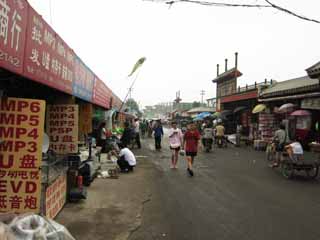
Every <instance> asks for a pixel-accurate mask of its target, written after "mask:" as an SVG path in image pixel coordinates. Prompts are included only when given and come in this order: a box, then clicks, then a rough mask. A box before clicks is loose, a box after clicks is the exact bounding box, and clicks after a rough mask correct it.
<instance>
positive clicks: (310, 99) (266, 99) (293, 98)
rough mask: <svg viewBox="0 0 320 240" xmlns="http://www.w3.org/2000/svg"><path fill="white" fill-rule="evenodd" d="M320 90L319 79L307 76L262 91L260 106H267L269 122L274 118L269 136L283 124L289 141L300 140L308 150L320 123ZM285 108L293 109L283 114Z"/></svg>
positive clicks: (269, 124)
mask: <svg viewBox="0 0 320 240" xmlns="http://www.w3.org/2000/svg"><path fill="white" fill-rule="evenodd" d="M318 87H319V85H318V80H317V79H311V78H310V77H308V76H304V77H300V78H295V79H291V80H287V81H283V82H276V83H274V84H273V85H272V86H271V87H270V88H267V89H265V90H263V91H262V92H261V94H260V96H259V102H260V103H263V104H265V105H266V106H267V111H268V113H269V118H270V119H271V118H272V121H271V120H270V122H269V123H268V132H270V133H273V132H274V131H275V130H276V129H277V128H278V127H279V124H280V123H284V124H285V125H286V129H287V134H288V136H289V137H290V139H295V138H298V139H299V140H300V141H301V142H302V143H303V145H304V146H305V147H307V146H308V143H310V142H311V141H313V140H314V139H315V135H314V131H313V130H314V129H315V125H316V122H317V120H318V119H319V105H318V104H319V102H318V101H319V100H318V99H319V97H320V92H319V90H318V89H319V88H318ZM286 105H287V106H292V108H290V109H288V110H286V109H284V111H281V109H283V108H284V107H285V106H286ZM296 110H301V112H295V111H296ZM263 114H265V113H263Z"/></svg>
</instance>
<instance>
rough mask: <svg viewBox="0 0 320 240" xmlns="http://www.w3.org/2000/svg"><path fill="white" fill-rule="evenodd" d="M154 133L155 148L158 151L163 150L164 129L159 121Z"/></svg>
mask: <svg viewBox="0 0 320 240" xmlns="http://www.w3.org/2000/svg"><path fill="white" fill-rule="evenodd" d="M153 131H154V141H155V147H156V150H157V151H160V149H161V138H162V136H163V128H162V125H161V122H160V121H157V122H156V124H155V127H154V128H153Z"/></svg>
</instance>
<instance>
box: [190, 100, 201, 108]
mask: <svg viewBox="0 0 320 240" xmlns="http://www.w3.org/2000/svg"><path fill="white" fill-rule="evenodd" d="M200 106H201V103H200V102H197V101H194V102H193V103H192V108H196V107H200Z"/></svg>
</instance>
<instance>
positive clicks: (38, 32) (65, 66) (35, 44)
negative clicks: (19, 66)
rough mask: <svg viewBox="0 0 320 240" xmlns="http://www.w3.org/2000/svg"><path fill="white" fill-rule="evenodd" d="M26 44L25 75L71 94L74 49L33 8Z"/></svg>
mask: <svg viewBox="0 0 320 240" xmlns="http://www.w3.org/2000/svg"><path fill="white" fill-rule="evenodd" d="M26 44H27V45H26V51H25V59H24V75H25V76H26V77H28V78H30V79H31V80H34V81H37V82H40V83H42V84H45V85H47V86H50V87H52V88H56V89H58V90H60V91H63V92H66V93H70V94H71V93H72V80H73V75H74V52H73V51H72V49H71V48H69V47H68V45H67V44H66V43H65V42H64V41H63V40H62V39H61V38H60V37H59V36H58V34H57V33H56V32H55V31H54V30H53V29H52V28H51V27H50V26H49V25H48V24H47V23H46V22H45V21H44V20H43V19H42V17H41V16H40V15H39V14H38V13H37V12H36V11H35V10H34V9H33V8H32V7H29V16H28V30H27V39H26Z"/></svg>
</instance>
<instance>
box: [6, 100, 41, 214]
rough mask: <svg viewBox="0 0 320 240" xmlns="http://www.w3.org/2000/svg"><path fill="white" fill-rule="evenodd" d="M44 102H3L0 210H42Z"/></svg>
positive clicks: (16, 211) (35, 211) (22, 211)
mask: <svg viewBox="0 0 320 240" xmlns="http://www.w3.org/2000/svg"><path fill="white" fill-rule="evenodd" d="M44 117H45V101H42V100H33V99H32V100H31V99H22V98H21V99H19V98H2V99H1V101H0V141H1V144H0V211H2V212H8V211H10V212H15V213H24V212H34V213H38V212H40V197H41V172H40V166H41V161H42V142H43V131H44V129H43V128H44Z"/></svg>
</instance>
